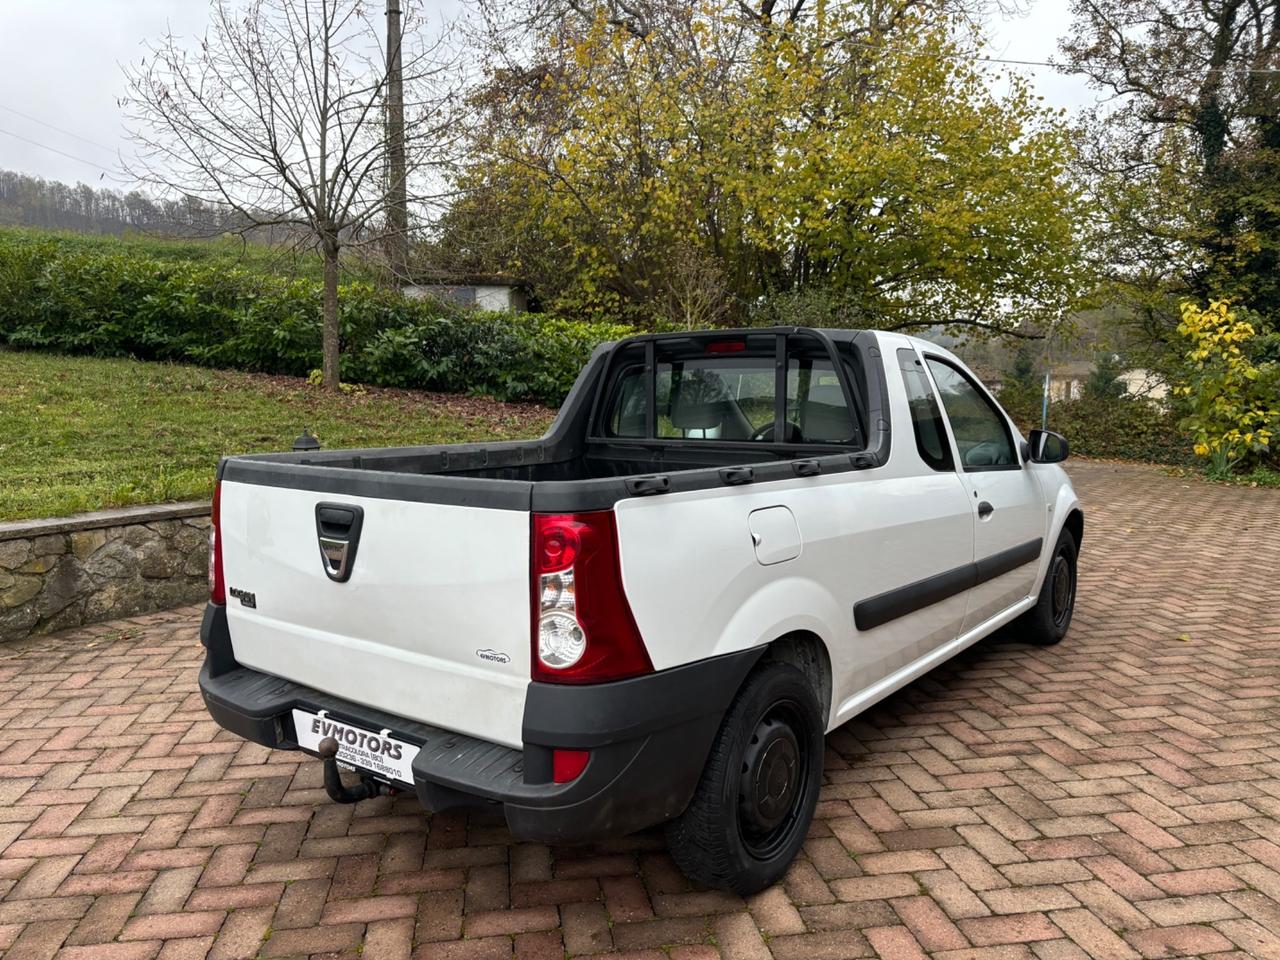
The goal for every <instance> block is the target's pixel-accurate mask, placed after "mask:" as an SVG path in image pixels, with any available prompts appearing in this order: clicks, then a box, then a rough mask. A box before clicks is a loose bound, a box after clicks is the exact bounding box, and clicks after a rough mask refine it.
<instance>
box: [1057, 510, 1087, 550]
mask: <svg viewBox="0 0 1280 960" xmlns="http://www.w3.org/2000/svg"><path fill="white" fill-rule="evenodd" d="M1062 529H1063V530H1070V531H1071V536H1073V537H1075V541H1076V549H1077V550H1078V549H1080V544H1082V543H1083V542H1084V511H1083V510H1081V509H1080V508H1079V507H1073V508H1072V509H1071V512H1070V513H1068V514H1067V519H1066V520H1065V521H1063V524H1062Z"/></svg>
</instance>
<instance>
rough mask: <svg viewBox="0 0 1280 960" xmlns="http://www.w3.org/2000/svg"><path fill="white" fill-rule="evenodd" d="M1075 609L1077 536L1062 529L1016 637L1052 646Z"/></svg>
mask: <svg viewBox="0 0 1280 960" xmlns="http://www.w3.org/2000/svg"><path fill="white" fill-rule="evenodd" d="M1075 608H1076V538H1075V536H1073V535H1072V533H1071V531H1070V530H1063V531H1062V534H1061V535H1060V536H1059V537H1058V543H1057V546H1055V547H1054V550H1053V557H1052V558H1051V559H1050V560H1049V571H1048V573H1046V574H1045V577H1044V584H1043V585H1042V586H1041V587H1040V598H1039V599H1038V600H1037V601H1036V605H1035V606H1034V607H1032V608H1031V609H1030V610H1028V611H1027V612H1026V613H1024V614H1023V615H1022V617H1021V618H1020V619H1019V621H1018V624H1017V626H1018V637H1019V639H1021V640H1025V641H1026V642H1027V643H1034V644H1037V645H1039V646H1042V647H1047V646H1051V645H1052V644H1055V643H1057V642H1058V641H1059V640H1061V639H1062V638H1063V637H1065V636H1066V635H1067V630H1068V629H1070V627H1071V617H1072V615H1073V614H1074V613H1075Z"/></svg>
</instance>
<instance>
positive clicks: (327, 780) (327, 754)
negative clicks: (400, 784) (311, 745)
mask: <svg viewBox="0 0 1280 960" xmlns="http://www.w3.org/2000/svg"><path fill="white" fill-rule="evenodd" d="M316 750H317V751H318V752H319V754H320V758H321V759H322V760H323V761H324V792H325V793H327V794H329V799H330V800H332V801H333V802H334V803H356V802H358V801H360V800H369V799H371V798H373V797H381V796H390V795H391V794H393V793H395V790H394V789H392V788H391V787H389V786H387V785H386V784H385V783H379V782H378V781H377V780H374V779H373V778H372V777H368V776H361V777H360V785H359V786H357V787H347V786H344V785H343V783H342V773H341V771H339V770H338V741H337V740H335V739H334V738H333V737H325V738H324V739H323V740H321V741H320V743H319V745H318V746H317V747H316Z"/></svg>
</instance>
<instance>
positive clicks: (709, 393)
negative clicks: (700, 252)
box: [596, 335, 865, 448]
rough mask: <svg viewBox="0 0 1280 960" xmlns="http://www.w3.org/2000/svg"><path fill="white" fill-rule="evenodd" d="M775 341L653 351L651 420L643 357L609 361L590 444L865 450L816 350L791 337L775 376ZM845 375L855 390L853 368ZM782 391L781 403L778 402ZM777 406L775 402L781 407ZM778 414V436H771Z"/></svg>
mask: <svg viewBox="0 0 1280 960" xmlns="http://www.w3.org/2000/svg"><path fill="white" fill-rule="evenodd" d="M776 340H777V337H775V336H773V335H752V336H747V337H741V338H737V339H726V340H723V341H716V340H712V341H710V342H707V343H702V344H698V345H694V346H691V345H690V341H688V340H681V339H678V338H677V339H676V340H675V342H674V344H673V346H672V347H667V346H666V345H665V344H664V342H663V341H658V342H657V343H656V344H655V345H654V356H653V359H654V377H653V386H652V390H653V398H654V403H653V420H652V426H651V425H650V422H649V416H648V414H649V402H648V397H649V385H648V384H647V383H646V377H645V364H644V353H643V349H637V348H638V347H640V346H641V345H630V346H628V348H627V350H626V352H625V354H624V355H623V356H622V357H620V358H618V360H617V361H616V362H615V366H614V372H613V375H612V379H611V382H610V384H609V386H608V387H607V388H606V393H605V399H604V403H603V406H602V409H601V410H600V411H599V414H598V416H597V421H596V422H597V429H596V434H597V435H598V436H602V437H606V438H611V439H623V440H627V439H634V440H641V439H648V440H658V441H680V440H691V441H710V442H714V441H720V442H737V443H750V444H756V443H759V444H826V445H838V446H842V447H846V448H847V447H849V446H854V447H858V448H861V447H862V446H863V445H864V438H865V428H864V425H863V424H864V421H863V417H862V415H861V411H860V410H859V409H858V405H857V400H856V398H855V403H854V407H853V408H851V407H850V405H849V403H848V402H847V400H846V397H845V392H844V387H843V385H842V383H841V377H840V374H839V372H838V371H837V369H836V368H835V367H834V366H833V364H832V362H831V358H830V356H829V355H828V354H827V353H826V351H825V350H824V349H823V348H822V346H821V345H819V344H817V343H813V344H810V343H807V342H803V341H802V339H801V338H790V339H789V341H788V343H787V347H786V373H785V376H783V377H781V378H780V377H779V375H778V374H779V367H778V352H777V350H778V348H777V344H776ZM842 362H843V363H844V372H845V373H846V375H847V376H848V377H849V384H850V387H851V388H852V389H853V390H854V391H855V392H856V391H857V389H858V386H857V384H858V380H857V373H856V371H855V369H854V365H853V364H852V363H849V362H848V361H847V360H843V361H842ZM780 391H781V395H780ZM780 399H781V403H780V402H779V401H780ZM779 413H781V418H782V422H783V428H782V436H780V437H775V436H774V434H775V428H776V426H777V423H776V419H777V417H778V415H779Z"/></svg>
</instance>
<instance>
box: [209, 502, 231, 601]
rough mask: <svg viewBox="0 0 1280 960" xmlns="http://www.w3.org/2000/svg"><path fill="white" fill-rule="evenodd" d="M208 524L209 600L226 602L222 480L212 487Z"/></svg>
mask: <svg viewBox="0 0 1280 960" xmlns="http://www.w3.org/2000/svg"><path fill="white" fill-rule="evenodd" d="M211 521H212V522H211V523H210V524H209V601H210V602H211V603H217V604H224V603H226V602H227V581H226V579H225V578H224V577H223V575H222V481H218V483H217V484H216V485H215V486H214V488H213V515H212V517H211Z"/></svg>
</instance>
